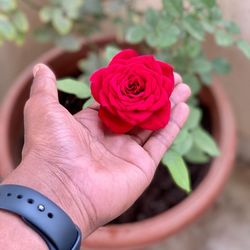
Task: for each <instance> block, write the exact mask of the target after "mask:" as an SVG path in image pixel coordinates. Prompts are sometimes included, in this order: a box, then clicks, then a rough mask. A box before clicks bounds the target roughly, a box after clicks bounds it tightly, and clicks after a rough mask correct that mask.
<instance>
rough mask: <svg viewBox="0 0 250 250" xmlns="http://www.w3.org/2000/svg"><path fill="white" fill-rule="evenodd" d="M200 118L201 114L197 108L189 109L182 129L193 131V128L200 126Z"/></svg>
mask: <svg viewBox="0 0 250 250" xmlns="http://www.w3.org/2000/svg"><path fill="white" fill-rule="evenodd" d="M201 117H202V113H201V110H200V109H199V108H196V107H190V113H189V116H188V119H187V121H186V123H185V125H184V128H186V129H188V130H193V129H194V128H196V127H197V126H198V125H199V124H200V122H201Z"/></svg>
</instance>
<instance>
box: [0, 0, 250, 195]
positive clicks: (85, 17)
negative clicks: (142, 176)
mask: <svg viewBox="0 0 250 250" xmlns="http://www.w3.org/2000/svg"><path fill="white" fill-rule="evenodd" d="M19 2H22V3H24V4H26V5H28V6H29V7H30V8H31V9H32V10H34V11H36V12H37V13H38V17H39V19H40V21H41V25H40V27H39V28H37V29H36V30H35V31H34V34H35V36H36V37H37V38H38V40H39V41H41V42H53V43H55V44H56V46H60V47H63V48H65V49H67V50H77V49H79V48H80V44H81V42H80V41H81V37H82V36H84V37H88V36H89V34H91V33H93V32H94V31H96V30H98V28H100V26H101V25H100V24H101V22H100V21H103V20H104V19H105V20H108V22H109V24H110V25H111V23H113V24H114V25H113V26H112V27H113V28H114V29H115V27H116V34H117V39H118V40H119V41H121V40H125V41H126V42H127V43H130V44H131V45H137V46H139V48H140V51H138V52H139V53H140V54H142V55H141V56H138V58H144V57H146V58H149V56H147V55H153V56H154V58H155V59H154V60H155V61H156V62H157V63H156V64H159V62H160V61H162V62H169V63H170V64H172V65H174V67H175V70H176V71H177V72H180V73H181V74H182V76H183V79H184V81H185V82H186V83H187V84H189V85H190V87H191V89H192V97H191V98H190V101H189V104H190V108H191V113H190V116H189V119H188V121H187V123H186V125H185V127H184V128H183V130H182V131H181V132H180V134H179V136H178V137H177V138H176V140H175V142H174V144H173V145H172V147H171V150H169V151H168V152H167V153H166V155H165V156H164V158H163V160H162V161H163V162H164V164H165V165H166V166H167V168H168V170H169V171H170V173H171V175H172V177H173V179H174V180H175V182H176V184H177V185H178V186H179V187H181V188H182V189H184V190H185V191H187V192H189V191H190V190H191V187H190V180H189V173H188V170H187V164H186V163H187V162H191V163H198V164H199V163H205V162H208V161H209V160H210V159H211V157H216V156H218V154H219V150H218V147H217V146H216V143H215V142H214V140H213V138H212V137H211V136H210V135H209V133H208V132H207V131H206V130H204V128H203V127H202V125H201V120H202V109H201V108H200V105H199V98H198V94H199V93H200V90H201V88H202V86H203V85H209V84H210V83H211V76H212V74H213V73H214V72H215V73H227V72H228V71H229V69H230V66H229V64H228V62H227V61H226V60H225V59H223V58H214V59H212V60H210V59H208V57H207V56H206V55H205V53H204V52H203V50H202V46H201V45H202V42H203V41H204V40H205V38H206V36H207V35H212V36H213V37H214V39H215V42H216V43H217V44H218V45H219V46H223V47H228V46H232V45H236V46H237V47H238V48H239V49H240V50H241V51H242V52H243V53H244V54H245V55H246V56H247V57H248V58H250V45H249V44H248V43H247V42H246V41H244V40H242V39H241V38H240V36H239V34H240V30H239V28H238V26H237V25H236V24H235V23H233V22H231V21H227V20H224V19H223V17H222V13H221V11H220V9H219V7H218V5H217V3H216V1H215V0H187V1H184V0H162V1H161V3H162V8H161V9H159V10H158V9H155V8H147V9H146V10H141V9H140V8H139V9H138V8H137V6H136V3H137V2H139V1H131V0H126V1H122V0H115V1H114V0H105V1H99V0H72V1H64V0H62V1H61V0H50V1H47V2H46V4H42V3H38V2H37V1H35V0H23V1H19ZM19 2H17V1H16V0H8V1H6V0H0V41H2V42H3V41H5V40H8V41H16V42H17V43H18V44H20V43H22V42H23V41H24V38H25V34H27V33H28V31H29V20H28V18H27V15H26V14H25V12H24V11H22V10H21V9H20V8H18V4H19ZM119 50H120V48H117V47H116V44H115V43H114V44H110V45H109V46H107V48H106V50H105V51H103V50H100V49H98V48H96V50H93V51H92V52H90V53H89V55H88V58H87V59H84V60H82V61H80V62H79V67H80V69H81V70H82V75H81V76H80V77H79V79H78V80H76V79H63V80H60V81H58V88H59V89H60V90H61V91H64V92H66V93H70V94H74V95H76V96H77V97H78V98H80V99H84V100H85V101H86V102H85V104H84V107H86V106H87V105H89V104H90V103H91V102H92V98H91V92H90V89H89V80H88V79H89V76H90V75H91V74H92V73H93V72H95V71H96V70H99V68H100V67H104V66H105V65H106V64H107V63H108V62H109V60H110V59H111V58H112V57H113V56H114V55H115V54H116V53H117V52H118V51H119ZM136 58H137V56H135V57H133V58H131V59H129V60H131V61H132V60H136ZM151 58H152V57H151ZM129 60H128V61H129ZM115 61H116V62H117V64H116V63H115V62H111V63H110V65H109V66H108V67H107V68H106V69H102V70H101V72H102V73H100V71H97V72H96V73H94V75H93V77H92V78H91V79H92V80H91V82H92V84H91V86H92V93H93V96H94V97H95V99H96V100H97V101H99V102H100V104H101V109H100V117H101V118H102V120H103V121H104V123H105V124H106V125H107V126H109V127H110V128H111V129H113V131H116V132H126V131H128V130H129V129H130V128H132V125H133V126H134V125H135V124H136V125H139V126H141V127H142V128H150V129H152V128H153V129H157V128H160V126H163V124H164V123H166V122H167V119H168V112H169V111H168V108H167V103H168V101H167V98H159V102H160V101H163V102H164V101H165V104H166V105H165V106H164V105H162V106H160V107H159V110H158V111H157V112H161V114H162V116H161V118H159V119H158V120H157V119H156V116H158V114H157V113H156V112H155V110H152V109H153V108H154V105H152V107H150V110H146V112H145V113H144V114H143V116H141V117H140V119H139V115H138V114H137V115H134V113H136V112H135V111H136V110H133V112H131V113H132V119H128V118H127V117H128V115H129V112H127V111H128V108H129V107H128V106H129V105H127V106H126V111H125V112H121V110H119V109H118V107H119V106H118V105H119V103H120V102H121V100H120V99H117V98H116V99H114V98H113V99H114V101H113V102H112V101H110V100H108V101H107V100H106V99H105V97H106V96H105V95H104V93H105V91H108V89H106V87H105V89H103V88H102V86H103V85H101V83H100V82H102V81H104V79H101V78H103V75H102V74H103V72H106V73H105V74H104V78H105V77H106V80H107V78H108V75H109V74H110V73H108V72H111V68H112V67H114V66H116V67H115V68H118V60H116V59H115ZM128 61H126V64H124V62H122V63H121V65H120V66H119V67H120V68H122V74H125V71H126V67H129V68H131V70H133V66H131V67H130V66H128V65H129V63H128V64H127V62H128ZM112 65H113V66H112ZM141 65H143V63H142V64H141ZM147 65H148V64H147V63H146V66H145V65H144V66H145V67H147ZM153 65H155V63H153V59H152V60H151V63H150V67H153ZM162 65H165V63H163V64H162ZM157 70H159V69H157V66H156V67H155V70H154V73H153V72H151V71H150V70H148V71H149V72H150V74H148V73H147V74H146V75H147V77H149V78H150V77H151V76H152V75H155V72H158V71H157ZM98 72H99V73H98ZM151 73H152V74H151ZM98 75H99V80H98V81H96V79H97V78H98ZM160 75H161V76H163V78H164V75H167V73H166V74H165V73H164V72H162V74H160ZM160 75H159V74H157V76H156V79H158V80H159V78H161V77H160ZM117 77H118V76H117ZM167 78H168V77H167ZM109 82H110V81H109ZM159 82H161V80H160V81H159ZM163 82H164V81H163ZM95 86H97V88H96V89H98V90H95ZM100 86H101V87H100ZM99 87H100V89H99ZM140 87H141V84H139V80H138V81H135V82H132V85H131V91H134V93H137V90H138V88H140ZM170 89H171V88H170ZM170 89H168V90H166V92H167V93H168V97H169V96H170V94H171V90H170ZM102 91H103V92H104V93H102ZM110 91H111V90H110ZM143 93H144V92H143ZM163 93H164V91H163ZM163 93H162V92H161V93H160V94H163ZM101 96H102V98H100V97H101ZM108 96H109V98H111V97H112V95H111V93H110V92H108ZM127 96H128V95H127ZM127 96H126V97H127ZM152 96H154V95H152ZM148 103H149V100H148V102H147V103H144V105H143V106H142V107H143V109H144V108H146V104H148ZM113 105H115V107H114V109H115V111H116V115H117V114H118V113H119V115H118V116H116V118H114V117H112V116H111V115H113V113H112V108H113ZM163 107H165V109H163ZM160 110H161V111H160ZM113 111H114V110H113ZM118 111H119V112H118ZM124 114H126V115H125V116H124ZM130 115H131V114H130ZM158 117H159V116H158ZM118 118H119V119H118ZM130 118H131V117H130ZM144 118H145V119H144ZM115 119H116V120H117V119H118V121H119V124H120V125H121V124H122V126H123V129H122V130H119V131H118V130H117V128H116V127H115V126H114V120H115ZM136 119H137V120H136ZM147 119H152V120H153V122H152V121H150V122H146V121H147ZM144 121H145V123H143V122H144ZM158 123H161V125H159V124H158ZM116 124H117V123H116ZM128 124H129V125H128ZM145 124H146V127H145ZM150 125H151V127H148V126H150ZM119 129H120V126H119Z"/></svg>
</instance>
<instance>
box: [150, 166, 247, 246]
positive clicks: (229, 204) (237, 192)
mask: <svg viewBox="0 0 250 250" xmlns="http://www.w3.org/2000/svg"><path fill="white" fill-rule="evenodd" d="M249 249H250V164H246V163H242V162H238V163H237V164H236V168H235V170H234V172H233V174H232V176H231V179H230V180H229V182H228V184H227V186H226V188H225V190H224V192H223V193H222V195H221V196H220V198H219V199H218V201H217V202H216V203H215V204H214V205H213V207H212V208H210V209H209V210H208V212H207V213H206V214H205V215H204V216H203V217H202V218H201V219H199V220H198V221H197V222H196V223H194V224H193V225H191V226H189V227H188V228H186V229H185V230H184V231H182V232H181V233H179V234H178V235H175V236H173V237H171V238H170V239H168V240H166V241H165V242H162V243H161V244H159V245H157V246H154V247H149V248H146V249H145V250H249Z"/></svg>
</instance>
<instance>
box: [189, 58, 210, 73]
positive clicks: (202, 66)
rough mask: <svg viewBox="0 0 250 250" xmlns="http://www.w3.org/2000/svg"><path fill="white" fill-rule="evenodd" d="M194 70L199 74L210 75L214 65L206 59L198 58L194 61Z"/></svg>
mask: <svg viewBox="0 0 250 250" xmlns="http://www.w3.org/2000/svg"><path fill="white" fill-rule="evenodd" d="M193 68H194V69H195V70H196V72H198V73H199V74H203V73H210V72H211V71H212V69H213V66H212V63H211V62H210V61H209V60H207V59H206V58H204V57H198V58H197V59H196V60H194V61H193Z"/></svg>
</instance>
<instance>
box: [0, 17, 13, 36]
mask: <svg viewBox="0 0 250 250" xmlns="http://www.w3.org/2000/svg"><path fill="white" fill-rule="evenodd" d="M0 36H2V37H4V38H5V39H7V40H9V41H13V40H14V39H15V37H16V29H15V27H14V26H13V25H12V24H11V23H10V21H9V20H8V18H7V16H5V15H1V14H0Z"/></svg>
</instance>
